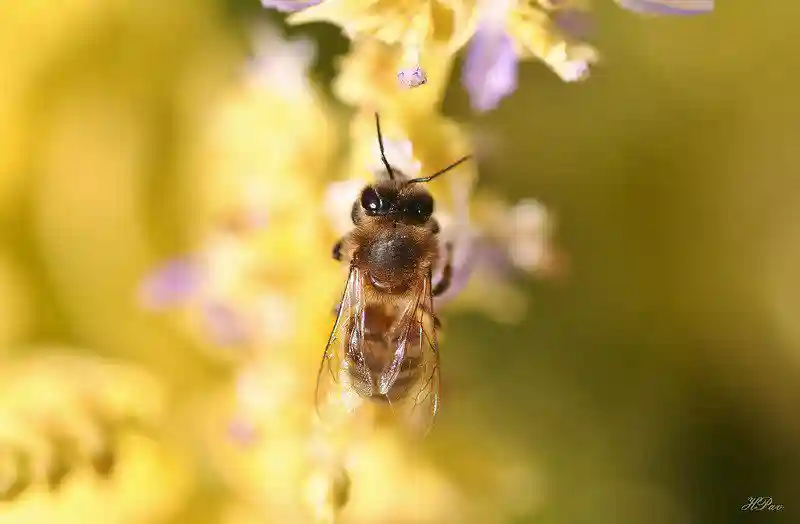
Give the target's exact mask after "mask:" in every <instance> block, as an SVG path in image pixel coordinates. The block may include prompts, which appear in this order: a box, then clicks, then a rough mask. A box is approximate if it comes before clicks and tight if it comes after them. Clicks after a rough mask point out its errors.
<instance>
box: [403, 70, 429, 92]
mask: <svg viewBox="0 0 800 524" xmlns="http://www.w3.org/2000/svg"><path fill="white" fill-rule="evenodd" d="M397 82H398V83H399V84H400V85H401V86H403V87H405V88H408V89H413V88H415V87H419V86H421V85H422V84H425V83H427V82H428V77H427V75H425V71H423V70H422V68H421V67H420V66H419V65H416V66H414V67H413V68H407V69H401V70H400V71H398V73H397Z"/></svg>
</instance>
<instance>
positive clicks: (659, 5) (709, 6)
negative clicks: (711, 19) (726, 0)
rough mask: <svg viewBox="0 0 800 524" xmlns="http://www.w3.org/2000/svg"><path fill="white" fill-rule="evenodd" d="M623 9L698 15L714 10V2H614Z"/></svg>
mask: <svg viewBox="0 0 800 524" xmlns="http://www.w3.org/2000/svg"><path fill="white" fill-rule="evenodd" d="M614 1H615V2H617V4H619V5H620V7H622V8H623V9H627V10H628V11H634V12H636V13H645V14H653V15H698V14H704V13H710V12H711V11H713V10H714V0H614Z"/></svg>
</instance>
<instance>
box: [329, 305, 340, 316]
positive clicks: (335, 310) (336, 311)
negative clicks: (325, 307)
mask: <svg viewBox="0 0 800 524" xmlns="http://www.w3.org/2000/svg"><path fill="white" fill-rule="evenodd" d="M340 309H342V303H341V302H337V303H336V304H334V306H333V308H332V309H331V314H333V316H334V317H338V316H339V310H340Z"/></svg>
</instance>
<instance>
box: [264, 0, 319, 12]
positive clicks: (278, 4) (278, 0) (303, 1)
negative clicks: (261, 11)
mask: <svg viewBox="0 0 800 524" xmlns="http://www.w3.org/2000/svg"><path fill="white" fill-rule="evenodd" d="M322 2H323V0H261V5H263V6H264V7H266V8H267V9H275V10H276V11H280V12H281V13H293V12H295V11H300V10H301V9H305V8H307V7H311V6H315V5H317V4H321V3H322Z"/></svg>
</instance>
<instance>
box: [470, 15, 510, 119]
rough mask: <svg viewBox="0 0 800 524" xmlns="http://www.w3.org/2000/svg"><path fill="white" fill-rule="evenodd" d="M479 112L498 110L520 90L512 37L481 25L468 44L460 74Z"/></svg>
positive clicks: (491, 26)
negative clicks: (517, 89)
mask: <svg viewBox="0 0 800 524" xmlns="http://www.w3.org/2000/svg"><path fill="white" fill-rule="evenodd" d="M461 82H462V84H463V85H464V87H465V88H466V90H467V93H469V97H470V103H471V105H472V107H473V109H475V110H476V111H478V112H485V111H490V110H492V109H495V108H496V107H497V106H498V104H499V103H500V101H501V100H502V99H503V98H505V97H507V96H508V95H510V94H511V93H513V92H514V90H515V89H516V88H517V53H516V51H514V46H513V43H512V40H511V38H510V37H509V36H508V35H507V34H506V33H505V31H503V30H502V29H501V28H499V27H496V26H495V25H494V24H482V25H481V26H480V27H479V28H478V30H477V31H476V33H475V35H474V36H473V37H472V40H471V42H470V44H469V49H468V50H467V57H466V59H465V60H464V67H463V70H462V75H461Z"/></svg>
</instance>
